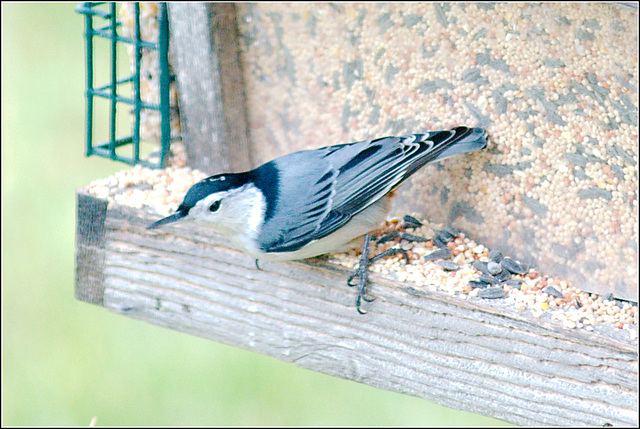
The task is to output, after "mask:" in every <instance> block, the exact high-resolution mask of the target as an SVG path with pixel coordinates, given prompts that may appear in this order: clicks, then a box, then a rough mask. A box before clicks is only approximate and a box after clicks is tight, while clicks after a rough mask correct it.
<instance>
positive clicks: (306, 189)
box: [147, 126, 488, 314]
mask: <svg viewBox="0 0 640 429" xmlns="http://www.w3.org/2000/svg"><path fill="white" fill-rule="evenodd" d="M487 144H488V134H487V131H486V130H485V129H483V128H468V127H464V126H459V127H456V128H452V129H450V130H442V131H426V132H424V133H417V134H409V135H402V136H390V137H380V138H375V139H369V140H363V141H358V142H353V143H343V144H336V145H331V146H326V147H322V148H319V149H311V150H302V151H298V152H293V153H289V154H286V155H283V156H281V157H278V158H275V159H273V160H272V161H269V162H267V163H265V164H263V165H261V166H259V167H257V168H255V169H253V170H250V171H245V172H240V173H223V174H216V175H213V176H211V177H208V178H206V179H203V180H201V181H200V182H198V183H196V184H195V185H193V186H192V187H191V188H190V189H189V190H188V191H187V193H186V195H185V197H184V199H183V201H182V203H181V204H180V205H179V206H178V208H177V210H176V211H175V212H174V213H173V214H171V215H170V216H167V217H164V218H162V219H160V220H158V221H156V222H154V223H152V224H151V225H149V226H148V227H147V228H148V229H150V230H152V229H157V228H159V227H162V226H165V225H167V224H171V223H174V222H177V221H194V222H195V223H196V224H200V225H208V226H210V227H213V228H214V229H216V230H217V231H219V232H220V233H222V234H223V235H224V236H225V237H226V238H227V239H228V240H229V241H230V242H231V243H232V244H233V245H234V246H235V247H236V248H238V249H239V250H241V251H243V252H245V253H246V254H248V255H250V256H252V257H254V258H256V260H267V261H290V260H300V259H307V258H312V257H316V256H320V255H324V254H328V253H333V252H339V251H345V250H349V249H350V248H353V247H354V246H357V245H358V243H359V241H358V240H360V239H361V238H362V237H365V245H367V244H368V241H369V240H368V238H369V235H368V234H369V233H370V232H371V231H373V230H376V229H377V228H379V227H380V226H381V225H382V224H383V223H384V221H385V219H386V217H387V214H388V211H389V209H390V202H391V197H392V196H393V194H394V192H393V191H394V190H395V189H396V188H397V187H398V186H399V185H400V184H401V183H402V182H404V181H405V180H406V179H407V178H409V177H410V176H411V175H412V174H414V173H415V172H416V171H418V170H419V169H420V168H422V167H423V166H424V165H426V164H427V163H430V162H433V161H439V160H442V159H445V158H448V157H450V156H453V155H459V154H464V153H468V152H473V151H477V150H481V149H484V148H486V147H487ZM365 250H366V254H367V255H368V249H363V251H365ZM364 259H366V258H363V260H364ZM365 263H366V261H365ZM361 265H363V263H362V262H361ZM352 277H353V276H352ZM366 281H367V280H366V268H365V274H364V275H363V274H360V283H361V284H359V288H358V294H357V300H356V307H357V309H358V311H359V312H361V313H363V314H364V311H362V310H361V308H360V303H361V300H362V299H363V298H364V297H365V287H366V284H362V283H366ZM349 284H350V283H349ZM350 285H351V284H350ZM365 299H366V298H365ZM366 300H367V301H370V300H369V299H366Z"/></svg>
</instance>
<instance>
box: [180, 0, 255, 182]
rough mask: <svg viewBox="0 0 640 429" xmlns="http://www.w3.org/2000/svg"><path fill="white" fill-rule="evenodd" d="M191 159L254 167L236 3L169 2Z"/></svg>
mask: <svg viewBox="0 0 640 429" xmlns="http://www.w3.org/2000/svg"><path fill="white" fill-rule="evenodd" d="M169 23H170V33H171V43H172V55H173V64H174V69H175V72H176V77H177V82H178V90H179V91H178V94H179V103H180V118H181V121H182V129H183V140H184V142H185V145H186V151H187V163H188V164H189V166H191V167H194V168H198V169H200V170H202V171H205V172H207V173H211V174H215V173H224V172H237V171H243V170H247V169H250V168H251V166H252V165H251V158H250V155H249V139H248V127H247V109H246V97H245V93H244V84H243V76H242V64H241V62H240V54H239V45H238V42H237V34H238V29H237V24H236V7H235V5H234V4H233V3H187V2H176V3H169Z"/></svg>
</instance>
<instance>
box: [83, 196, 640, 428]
mask: <svg viewBox="0 0 640 429" xmlns="http://www.w3.org/2000/svg"><path fill="white" fill-rule="evenodd" d="M77 197H78V225H77V237H76V290H75V293H76V297H77V298H78V299H79V300H82V301H86V302H90V303H93V304H98V305H101V306H104V307H106V308H108V309H109V310H111V311H114V312H117V313H120V314H124V315H127V316H130V317H133V318H136V319H140V320H146V321H148V322H151V323H154V324H156V325H160V326H164V327H168V328H171V329H176V330H179V331H181V332H186V333H189V334H193V335H197V336H200V337H204V338H208V339H211V340H214V341H218V342H222V343H225V344H230V345H234V346H238V347H241V348H244V349H247V350H253V351H256V352H258V353H262V354H266V355H269V356H273V357H275V358H278V359H280V360H283V361H286V362H293V363H295V364H296V365H298V366H300V367H303V368H308V369H312V370H315V371H320V372H323V373H326V374H330V375H334V376H338V377H342V378H346V379H349V380H354V381H358V382H361V383H365V384H368V385H370V386H374V387H377V388H380V389H384V390H391V391H395V392H400V393H406V394H409V395H413V396H418V397H421V398H424V399H427V400H429V401H433V402H436V403H438V404H442V405H445V406H448V407H451V408H454V409H460V410H466V411H470V412H473V413H478V414H482V415H486V416H490V417H495V418H498V419H501V420H505V421H508V422H512V423H515V424H518V425H553V426H574V425H589V426H602V425H604V424H607V423H609V424H612V425H629V426H637V424H638V353H637V344H633V343H631V342H626V341H623V340H620V339H616V338H609V337H606V336H603V335H600V334H598V333H595V332H586V331H582V330H566V329H562V328H560V327H559V326H558V324H557V323H552V322H550V321H545V320H542V319H536V318H534V317H531V316H530V315H528V314H523V313H526V312H517V310H515V309H514V310H509V309H500V308H497V307H496V306H495V305H489V304H488V303H486V304H485V303H484V302H471V301H468V300H462V299H460V298H457V297H451V296H447V295H446V294H444V293H438V292H429V291H428V290H426V289H424V288H417V287H412V286H411V284H409V283H399V282H394V281H390V280H388V279H386V278H381V277H379V276H376V275H373V274H372V275H371V276H370V279H371V281H372V285H371V291H372V293H373V295H375V296H376V297H377V299H376V300H375V301H374V302H373V303H371V304H368V305H367V307H366V308H367V309H368V311H369V313H368V314H366V315H361V314H359V313H358V312H357V311H356V309H355V307H354V301H355V290H354V289H353V288H349V287H347V285H346V279H347V277H348V276H349V274H350V272H348V271H347V270H344V269H342V268H340V267H337V266H335V265H332V264H329V263H327V262H326V261H323V260H321V259H314V260H309V261H302V262H288V263H275V262H267V261H261V262H260V269H258V268H257V267H256V265H255V260H254V259H252V258H250V257H248V256H246V255H244V254H243V253H241V252H238V251H236V250H233V249H230V248H228V247H227V246H226V244H225V241H224V240H223V239H222V238H221V237H220V236H218V235H217V234H216V233H215V232H213V231H209V230H202V229H198V230H195V229H193V227H192V225H190V224H188V223H184V224H176V225H174V226H171V227H167V228H165V229H163V230H158V231H147V230H146V229H145V228H146V226H147V225H149V224H150V223H151V222H152V221H154V220H157V218H158V217H157V216H153V215H151V214H150V213H148V212H146V211H144V210H137V209H132V208H129V207H123V206H118V205H115V204H111V205H108V204H107V203H106V202H105V201H103V200H99V199H97V198H95V197H93V196H91V195H89V194H86V193H84V191H79V192H78V195H77Z"/></svg>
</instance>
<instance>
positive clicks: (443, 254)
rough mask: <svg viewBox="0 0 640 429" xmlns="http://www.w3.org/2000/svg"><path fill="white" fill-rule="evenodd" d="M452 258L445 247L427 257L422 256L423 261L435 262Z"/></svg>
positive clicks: (451, 253)
mask: <svg viewBox="0 0 640 429" xmlns="http://www.w3.org/2000/svg"><path fill="white" fill-rule="evenodd" d="M452 256H453V252H452V251H451V249H449V248H447V247H445V248H443V249H438V250H434V251H433V252H431V253H429V254H428V255H424V260H425V261H437V260H438V259H449V258H451V257H452Z"/></svg>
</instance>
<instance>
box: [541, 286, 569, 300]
mask: <svg viewBox="0 0 640 429" xmlns="http://www.w3.org/2000/svg"><path fill="white" fill-rule="evenodd" d="M542 291H543V292H544V293H546V294H547V295H551V296H555V297H556V298H561V299H563V300H564V295H563V294H562V293H561V292H560V291H559V290H558V289H556V288H554V287H553V286H547V287H545V288H544V289H542Z"/></svg>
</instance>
